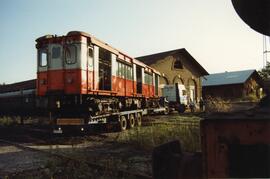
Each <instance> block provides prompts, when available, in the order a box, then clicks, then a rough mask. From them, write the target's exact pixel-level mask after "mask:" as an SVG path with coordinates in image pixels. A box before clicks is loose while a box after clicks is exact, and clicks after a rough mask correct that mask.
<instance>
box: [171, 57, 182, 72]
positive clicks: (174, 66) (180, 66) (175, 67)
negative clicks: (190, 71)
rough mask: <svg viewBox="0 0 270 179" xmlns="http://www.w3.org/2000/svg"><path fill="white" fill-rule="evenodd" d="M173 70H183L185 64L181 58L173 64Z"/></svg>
mask: <svg viewBox="0 0 270 179" xmlns="http://www.w3.org/2000/svg"><path fill="white" fill-rule="evenodd" d="M173 68H174V69H183V64H182V62H181V60H180V58H179V57H177V58H176V60H175V62H174V64H173Z"/></svg>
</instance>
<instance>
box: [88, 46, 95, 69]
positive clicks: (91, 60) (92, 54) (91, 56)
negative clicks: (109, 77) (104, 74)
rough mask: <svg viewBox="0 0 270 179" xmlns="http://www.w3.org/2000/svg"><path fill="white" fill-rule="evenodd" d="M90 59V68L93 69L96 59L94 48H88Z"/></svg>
mask: <svg viewBox="0 0 270 179" xmlns="http://www.w3.org/2000/svg"><path fill="white" fill-rule="evenodd" d="M88 57H89V61H88V66H89V67H92V66H93V57H94V52H93V49H92V48H88Z"/></svg>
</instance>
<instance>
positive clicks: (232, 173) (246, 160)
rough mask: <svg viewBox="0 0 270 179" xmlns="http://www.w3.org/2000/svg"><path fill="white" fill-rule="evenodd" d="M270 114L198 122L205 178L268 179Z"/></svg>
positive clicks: (233, 115) (235, 115) (231, 115)
mask: <svg viewBox="0 0 270 179" xmlns="http://www.w3.org/2000/svg"><path fill="white" fill-rule="evenodd" d="M269 129H270V112H269V111H268V109H265V110H261V111H255V112H254V111H247V112H240V113H227V114H225V113H224V114H220V115H218V114H216V115H214V116H213V117H209V118H207V119H204V120H202V121H201V140H202V151H203V168H204V176H205V177H207V178H217V177H222V178H227V177H270V170H269V169H270V158H269V156H270V147H269V146H270V130H269Z"/></svg>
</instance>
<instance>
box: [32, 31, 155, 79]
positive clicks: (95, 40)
mask: <svg viewBox="0 0 270 179" xmlns="http://www.w3.org/2000/svg"><path fill="white" fill-rule="evenodd" d="M77 35H80V36H84V37H87V38H89V39H90V41H91V43H93V44H95V45H97V46H99V47H101V48H104V49H106V50H109V51H110V52H112V53H114V54H116V55H117V56H121V55H122V56H124V57H125V58H128V59H131V61H132V62H133V63H134V64H136V65H139V66H141V67H144V68H147V69H150V70H151V71H152V72H154V73H157V74H159V75H160V72H158V71H157V70H155V69H154V68H152V67H150V66H148V65H146V64H144V63H142V62H140V61H139V60H136V59H135V58H133V57H130V56H129V55H127V54H126V53H124V52H122V51H120V50H118V49H116V48H114V47H112V46H111V45H109V44H107V43H105V42H103V41H102V40H99V39H98V38H96V37H95V36H93V35H91V34H89V33H87V32H82V31H70V32H68V33H67V35H66V36H77ZM54 37H57V36H53V35H45V36H42V37H39V38H37V39H36V42H40V41H42V40H45V39H50V38H54ZM123 60H124V59H123Z"/></svg>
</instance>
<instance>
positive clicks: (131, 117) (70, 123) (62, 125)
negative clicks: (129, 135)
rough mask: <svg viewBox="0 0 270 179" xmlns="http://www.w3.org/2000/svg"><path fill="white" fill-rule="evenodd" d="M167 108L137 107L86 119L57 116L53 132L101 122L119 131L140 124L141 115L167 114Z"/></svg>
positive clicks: (78, 129)
mask: <svg viewBox="0 0 270 179" xmlns="http://www.w3.org/2000/svg"><path fill="white" fill-rule="evenodd" d="M167 111H168V109H167V108H165V107H160V108H149V109H137V110H130V111H120V112H114V113H110V114H103V115H97V116H90V117H89V118H88V119H83V118H57V119H56V120H55V125H54V129H53V133H55V134H62V133H64V132H65V131H67V130H77V131H81V132H84V131H85V130H86V129H87V128H89V127H90V126H91V125H92V126H93V125H98V124H103V125H106V126H108V127H116V129H118V130H119V131H123V130H126V129H129V128H133V127H135V126H137V127H139V126H141V124H142V116H144V115H148V114H156V113H164V114H167Z"/></svg>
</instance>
